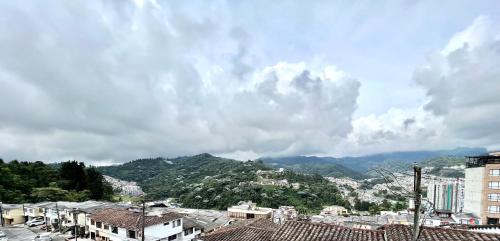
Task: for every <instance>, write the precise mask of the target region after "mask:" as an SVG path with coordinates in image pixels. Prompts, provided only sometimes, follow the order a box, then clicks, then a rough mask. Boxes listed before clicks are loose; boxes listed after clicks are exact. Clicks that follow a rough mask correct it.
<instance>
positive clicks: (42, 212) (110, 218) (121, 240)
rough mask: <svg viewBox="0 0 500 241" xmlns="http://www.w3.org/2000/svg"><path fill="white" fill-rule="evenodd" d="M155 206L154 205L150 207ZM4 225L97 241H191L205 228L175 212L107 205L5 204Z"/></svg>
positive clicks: (92, 202)
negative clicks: (30, 226) (27, 226)
mask: <svg viewBox="0 0 500 241" xmlns="http://www.w3.org/2000/svg"><path fill="white" fill-rule="evenodd" d="M151 206H153V205H151ZM1 209H2V220H3V224H4V225H16V224H23V223H27V224H30V223H32V222H31V221H38V222H39V223H38V224H42V225H41V226H42V228H43V229H45V230H47V231H53V232H60V233H71V234H72V235H74V236H77V237H81V238H88V239H91V240H98V241H125V240H127V241H134V240H142V233H143V232H142V230H143V227H144V238H145V240H169V241H174V240H175V241H191V240H197V237H199V236H200V234H201V232H202V229H203V225H199V224H198V223H197V222H196V221H195V220H191V219H190V218H189V217H184V216H183V215H181V214H178V213H174V212H161V211H160V212H153V211H151V208H150V207H148V208H147V209H148V210H147V211H144V214H143V212H142V209H141V208H140V207H134V206H132V205H130V204H124V203H107V202H96V201H86V202H42V203H36V204H2V205H1Z"/></svg>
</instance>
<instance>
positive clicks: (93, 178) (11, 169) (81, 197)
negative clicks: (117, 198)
mask: <svg viewBox="0 0 500 241" xmlns="http://www.w3.org/2000/svg"><path fill="white" fill-rule="evenodd" d="M112 196H113V188H112V187H111V185H110V184H109V183H107V182H106V181H105V179H104V177H103V176H102V174H101V173H100V172H99V171H97V169H96V168H95V167H92V166H89V167H86V166H85V164H84V163H83V162H77V161H66V162H62V163H58V164H56V165H53V164H49V165H48V164H45V163H43V162H41V161H36V162H25V161H22V162H20V161H17V160H13V161H11V162H4V161H3V160H2V159H0V201H1V202H4V203H25V202H42V201H86V200H111V199H112Z"/></svg>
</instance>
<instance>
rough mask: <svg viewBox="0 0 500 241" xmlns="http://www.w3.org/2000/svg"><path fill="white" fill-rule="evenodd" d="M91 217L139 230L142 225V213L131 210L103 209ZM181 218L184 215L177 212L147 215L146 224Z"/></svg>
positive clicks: (106, 222)
mask: <svg viewBox="0 0 500 241" xmlns="http://www.w3.org/2000/svg"><path fill="white" fill-rule="evenodd" d="M90 218H91V219H93V220H94V221H96V222H102V223H105V224H110V225H113V226H116V227H120V228H126V229H130V230H139V229H140V228H141V226H142V213H138V212H134V211H130V210H120V209H102V210H99V211H97V212H95V213H94V214H92V215H90ZM180 218H182V216H181V215H179V214H177V213H165V214H162V215H160V216H146V217H145V220H144V224H145V226H146V227H148V226H152V225H156V224H160V223H165V222H169V221H172V220H176V219H180Z"/></svg>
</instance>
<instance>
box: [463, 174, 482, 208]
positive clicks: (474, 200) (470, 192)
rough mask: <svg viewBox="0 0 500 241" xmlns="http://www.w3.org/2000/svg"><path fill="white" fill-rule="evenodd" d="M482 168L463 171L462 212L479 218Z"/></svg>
mask: <svg viewBox="0 0 500 241" xmlns="http://www.w3.org/2000/svg"><path fill="white" fill-rule="evenodd" d="M483 179H484V167H474V168H466V169H465V191H464V210H463V211H464V212H466V213H473V214H474V215H476V216H478V217H480V216H481V210H482V206H483V205H482V197H483V185H484V183H483Z"/></svg>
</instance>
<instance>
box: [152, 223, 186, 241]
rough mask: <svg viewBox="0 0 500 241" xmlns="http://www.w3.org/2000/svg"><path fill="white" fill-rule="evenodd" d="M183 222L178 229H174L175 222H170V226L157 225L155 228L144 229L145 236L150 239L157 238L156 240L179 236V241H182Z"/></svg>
mask: <svg viewBox="0 0 500 241" xmlns="http://www.w3.org/2000/svg"><path fill="white" fill-rule="evenodd" d="M180 220H181V225H180V226H177V227H175V228H174V227H173V223H174V221H177V220H174V221H170V222H169V224H168V225H163V223H161V224H157V225H153V226H149V227H146V228H145V229H144V235H145V236H146V237H148V238H150V237H155V238H167V237H169V236H171V235H174V234H178V236H177V240H180V238H181V232H182V219H180Z"/></svg>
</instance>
